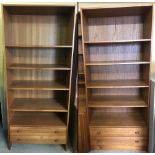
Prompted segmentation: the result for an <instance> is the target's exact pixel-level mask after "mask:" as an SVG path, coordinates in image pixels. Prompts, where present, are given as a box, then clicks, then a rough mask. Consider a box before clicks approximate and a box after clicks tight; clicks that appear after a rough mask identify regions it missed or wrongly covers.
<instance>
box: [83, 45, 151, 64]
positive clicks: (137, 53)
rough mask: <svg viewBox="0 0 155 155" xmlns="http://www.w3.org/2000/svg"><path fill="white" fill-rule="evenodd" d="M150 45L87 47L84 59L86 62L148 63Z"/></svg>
mask: <svg viewBox="0 0 155 155" xmlns="http://www.w3.org/2000/svg"><path fill="white" fill-rule="evenodd" d="M149 47H150V43H146V44H142V43H124V44H119V43H118V44H106V45H89V46H88V47H87V51H86V52H87V55H88V57H87V58H86V59H87V61H88V62H99V61H105V62H107V61H149V60H150V59H149V58H150V48H149Z"/></svg>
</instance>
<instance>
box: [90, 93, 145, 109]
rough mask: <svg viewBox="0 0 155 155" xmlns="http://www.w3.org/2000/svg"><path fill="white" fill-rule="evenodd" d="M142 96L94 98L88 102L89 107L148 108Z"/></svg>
mask: <svg viewBox="0 0 155 155" xmlns="http://www.w3.org/2000/svg"><path fill="white" fill-rule="evenodd" d="M147 106H148V105H147V104H146V102H145V101H144V100H143V99H142V98H141V97H140V96H134V95H132V96H125V95H124V96H123V95H122V96H121V95H120V96H118V95H111V96H110V95H109V96H108V95H107V96H93V97H91V98H90V99H89V101H88V107H147Z"/></svg>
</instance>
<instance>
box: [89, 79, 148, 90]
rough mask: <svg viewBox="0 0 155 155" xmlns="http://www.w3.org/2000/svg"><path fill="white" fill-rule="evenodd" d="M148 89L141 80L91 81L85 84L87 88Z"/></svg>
mask: <svg viewBox="0 0 155 155" xmlns="http://www.w3.org/2000/svg"><path fill="white" fill-rule="evenodd" d="M143 87H149V85H148V84H146V83H145V82H143V81H141V80H105V81H99V80H96V81H91V82H89V83H87V88H143Z"/></svg>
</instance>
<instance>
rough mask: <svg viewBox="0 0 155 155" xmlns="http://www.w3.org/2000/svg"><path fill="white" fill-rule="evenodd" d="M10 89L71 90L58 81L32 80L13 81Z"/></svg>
mask: <svg viewBox="0 0 155 155" xmlns="http://www.w3.org/2000/svg"><path fill="white" fill-rule="evenodd" d="M9 89H29V90H33V89H37V90H69V88H67V87H66V86H64V85H62V84H60V83H58V82H56V81H30V80H26V81H24V80H16V81H13V82H12V84H11V85H10V87H9Z"/></svg>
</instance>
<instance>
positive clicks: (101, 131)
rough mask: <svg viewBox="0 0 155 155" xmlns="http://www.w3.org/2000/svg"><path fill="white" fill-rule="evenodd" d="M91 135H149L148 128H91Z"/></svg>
mask: <svg viewBox="0 0 155 155" xmlns="http://www.w3.org/2000/svg"><path fill="white" fill-rule="evenodd" d="M90 135H91V137H96V136H103V137H111V136H112V137H130V136H132V137H143V136H146V135H147V130H146V128H90Z"/></svg>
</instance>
